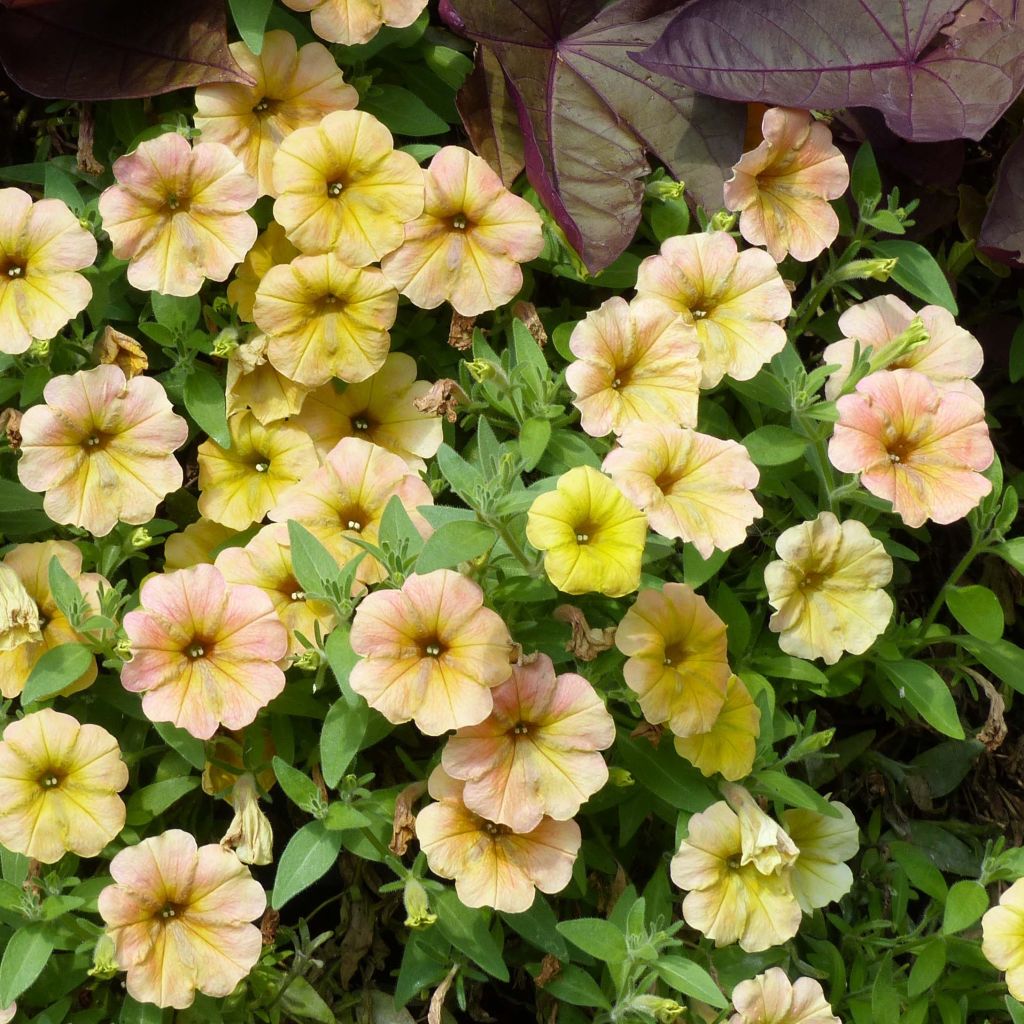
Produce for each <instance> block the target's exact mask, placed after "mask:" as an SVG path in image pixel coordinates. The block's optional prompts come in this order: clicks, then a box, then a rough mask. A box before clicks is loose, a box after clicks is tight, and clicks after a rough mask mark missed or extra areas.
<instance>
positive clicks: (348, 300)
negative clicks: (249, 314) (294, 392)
mask: <svg viewBox="0 0 1024 1024" xmlns="http://www.w3.org/2000/svg"><path fill="white" fill-rule="evenodd" d="M397 312H398V293H397V292H396V291H395V290H394V289H393V288H392V287H391V286H390V285H389V284H388V283H387V281H386V280H385V279H384V276H383V275H382V274H381V272H380V271H379V270H377V269H376V268H375V267H363V268H362V269H355V268H353V267H350V266H348V265H347V264H345V263H342V262H341V260H339V259H338V257H337V256H335V255H334V254H333V253H324V254H323V255H320V256H298V257H296V258H295V259H294V260H292V262H291V263H289V264H288V265H287V266H276V267H271V268H270V270H268V271H267V273H266V274H265V275H264V277H263V280H262V281H260V285H259V288H257V289H256V303H255V305H254V306H253V319H254V320H255V321H256V326H257V327H259V329H260V330H261V331H264V332H265V333H266V334H267V335H268V336H269V338H270V344H269V346H268V348H267V356H268V357H269V359H270V361H271V363H273V364H274V366H275V368H276V369H278V370H279V371H280V372H281V373H283V374H284V375H285V376H286V377H287V378H288V379H289V380H293V381H295V382H296V383H298V384H303V385H305V386H306V387H309V388H314V387H318V386H319V385H321V384H326V383H327V382H328V381H329V380H330V379H331V378H332V377H340V378H341V379H342V380H345V381H349V382H355V381H361V380H366V378H367V377H369V376H371V375H372V374H374V373H376V372H377V371H378V370H379V369H380V368H381V366H383V365H384V360H385V358H386V357H387V354H388V348H389V346H390V344H391V336H390V335H389V334H388V331H389V330H390V328H391V325H392V324H393V323H394V322H395V316H396V314H397Z"/></svg>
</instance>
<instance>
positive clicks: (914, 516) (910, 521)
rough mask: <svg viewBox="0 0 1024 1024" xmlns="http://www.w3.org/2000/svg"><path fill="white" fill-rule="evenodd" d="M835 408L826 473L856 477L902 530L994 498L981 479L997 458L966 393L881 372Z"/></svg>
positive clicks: (948, 518)
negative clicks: (901, 524)
mask: <svg viewBox="0 0 1024 1024" xmlns="http://www.w3.org/2000/svg"><path fill="white" fill-rule="evenodd" d="M836 404H837V407H838V409H839V422H838V423H837V424H836V426H835V432H834V433H833V435H832V440H831V441H830V442H829V446H828V455H829V459H831V461H832V465H834V466H835V467H836V469H839V470H841V471H842V472H844V473H859V474H860V482H861V484H862V485H863V486H864V487H866V488H867V489H868V490H869V491H870V492H871V493H872V494H874V495H877V496H878V497H879V498H885V499H886V500H887V501H891V502H892V507H893V511H895V512H896V513H897V515H899V516H900V518H901V519H902V520H903V521H904V522H905V523H906V524H907V526H923V525H924V523H925V522H926V521H927V520H928V519H932V520H934V521H935V522H936V523H952V522H954V521H956V520H957V519H962V518H963V517H964V516H965V515H967V513H968V512H970V511H971V509H972V508H974V507H975V506H976V505H977V504H978V502H980V501H981V499H982V498H984V497H985V495H986V494H988V493H989V492H990V491H991V490H992V484H991V482H990V481H989V480H987V479H986V478H985V477H983V476H982V475H981V471H982V470H985V469H988V467H989V466H990V465H992V460H993V458H994V457H995V451H994V449H993V447H992V441H991V440H990V438H989V434H988V427H987V426H986V425H985V409H984V406H982V405H981V404H980V403H979V402H977V401H976V400H975V399H974V398H972V397H971V396H970V395H968V394H966V393H965V392H962V391H955V390H947V391H945V392H940V391H939V390H938V389H937V388H936V387H935V385H934V384H932V382H931V381H930V380H929V379H928V378H927V377H926V376H924V374H922V373H918V372H917V371H915V370H880V371H879V372H878V373H872V374H870V375H869V376H867V377H865V378H864V379H863V380H862V381H859V382H858V384H857V387H856V390H855V391H854V393H853V394H851V395H844V396H843V397H842V398H840V399H839V401H838V402H837V403H836Z"/></svg>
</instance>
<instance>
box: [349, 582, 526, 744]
mask: <svg viewBox="0 0 1024 1024" xmlns="http://www.w3.org/2000/svg"><path fill="white" fill-rule="evenodd" d="M351 640H352V649H353V650H354V651H355V652H356V654H358V655H359V656H360V658H361V660H360V661H359V663H358V664H357V665H356V666H355V668H353V669H352V674H351V677H350V682H351V684H352V689H353V690H355V692H356V693H359V694H362V695H363V696H364V697H365V698H366V700H367V702H368V703H369V705H370V707H372V708H376V709H377V710H378V711H379V712H380V713H381V714H382V715H383V716H384V717H385V718H386V719H387V720H388V721H389V722H394V723H396V724H398V723H401V722H408V721H413V722H415V723H416V727H417V728H418V729H419V730H420V732H424V733H426V734H427V735H428V736H440V735H441V734H442V733H444V732H447V731H448V730H449V729H461V728H463V727H464V726H469V725H478V724H479V723H480V722H482V721H483V720H484V719H485V718H487V716H488V715H489V714H490V713H491V710H492V708H493V706H494V699H493V696H492V693H491V690H492V689H493V688H494V687H495V686H498V685H499V684H501V683H503V682H504V681H505V680H506V679H508V677H509V676H510V675H511V673H512V665H511V664H510V662H509V658H510V655H511V652H512V639H511V637H510V636H509V632H508V627H506V625H505V623H504V622H503V621H502V620H501V617H500V616H499V615H498V614H497V613H495V612H493V611H491V610H490V609H489V608H485V607H484V592H483V591H482V590H481V589H480V586H479V585H478V584H476V583H474V582H473V581H472V580H470V579H467V578H466V577H465V576H460V575H459V574H458V573H457V572H453V571H452V570H450V569H437V570H435V571H434V572H429V573H426V574H425V575H420V574H418V573H414V574H412V575H411V576H409V577H408V578H407V579H406V581H405V583H403V584H402V587H401V589H400V590H378V591H376V592H375V593H372V594H370V595H369V596H368V597H366V598H364V599H363V601H362V602H361V603H360V605H359V607H358V608H357V609H356V614H355V617H354V618H353V620H352V634H351Z"/></svg>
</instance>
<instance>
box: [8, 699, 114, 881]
mask: <svg viewBox="0 0 1024 1024" xmlns="http://www.w3.org/2000/svg"><path fill="white" fill-rule="evenodd" d="M127 785H128V768H127V766H126V765H125V763H124V761H122V760H121V748H120V747H119V746H118V745H117V740H115V739H114V737H113V736H111V735H110V733H109V732H107V730H106V729H103V728H101V727H100V726H98V725H82V724H81V723H80V722H79V721H78V720H77V719H75V718H72V717H71V715H65V714H63V713H61V712H59V711H54V710H53V709H52V708H43V709H42V710H41V711H36V712H34V713H33V714H31V715H26V716H25V717H24V718H22V719H19V720H18V721H16V722H11V723H10V724H9V725H8V726H7V728H6V729H4V735H3V742H0V843H3V845H4V846H5V847H6V848H7V849H8V850H13V851H14V852H15V853H21V854H24V855H25V856H26V857H31V858H32V859H33V860H38V861H41V862H42V863H43V864H54V863H56V862H57V861H58V860H60V859H61V857H63V856H64V854H65V853H75V854H78V856H79V857H95V856H96V855H97V854H98V853H99V852H100V851H101V850H102V849H103V847H104V846H106V845H107V843H109V842H110V841H111V840H112V839H114V838H116V836H117V835H118V833H120V831H121V829H122V828H124V818H125V807H124V803H123V802H122V800H121V798H120V797H119V796H118V795H117V794H118V793H120V792H121V790H122V789H124V787H125V786H127Z"/></svg>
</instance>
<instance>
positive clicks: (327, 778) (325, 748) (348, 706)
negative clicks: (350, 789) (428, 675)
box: [320, 634, 370, 789]
mask: <svg viewBox="0 0 1024 1024" xmlns="http://www.w3.org/2000/svg"><path fill="white" fill-rule="evenodd" d="M332 635H333V634H332ZM346 685H347V684H346ZM349 692H350V693H351V690H349ZM352 698H353V699H350V698H349V697H348V696H347V695H343V696H341V697H340V698H339V699H338V700H336V701H335V702H334V703H333V704H332V705H331V709H330V711H328V712H327V717H326V718H325V719H324V726H323V729H322V730H321V732H320V770H321V772H322V773H323V776H324V782H326V783H327V785H328V786H329V787H330V788H331V789H333V788H334V787H335V786H337V784H338V783H339V782H340V781H341V778H342V776H343V775H344V774H345V771H346V769H347V768H348V766H349V765H350V764H351V763H352V759H353V758H354V757H355V756H356V754H357V753H359V747H360V745H361V744H362V742H363V737H364V736H365V735H366V726H367V723H368V722H369V721H370V709H369V707H368V706H367V704H366V701H365V700H363V698H362V697H359V696H358V695H356V694H354V693H353V694H352Z"/></svg>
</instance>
